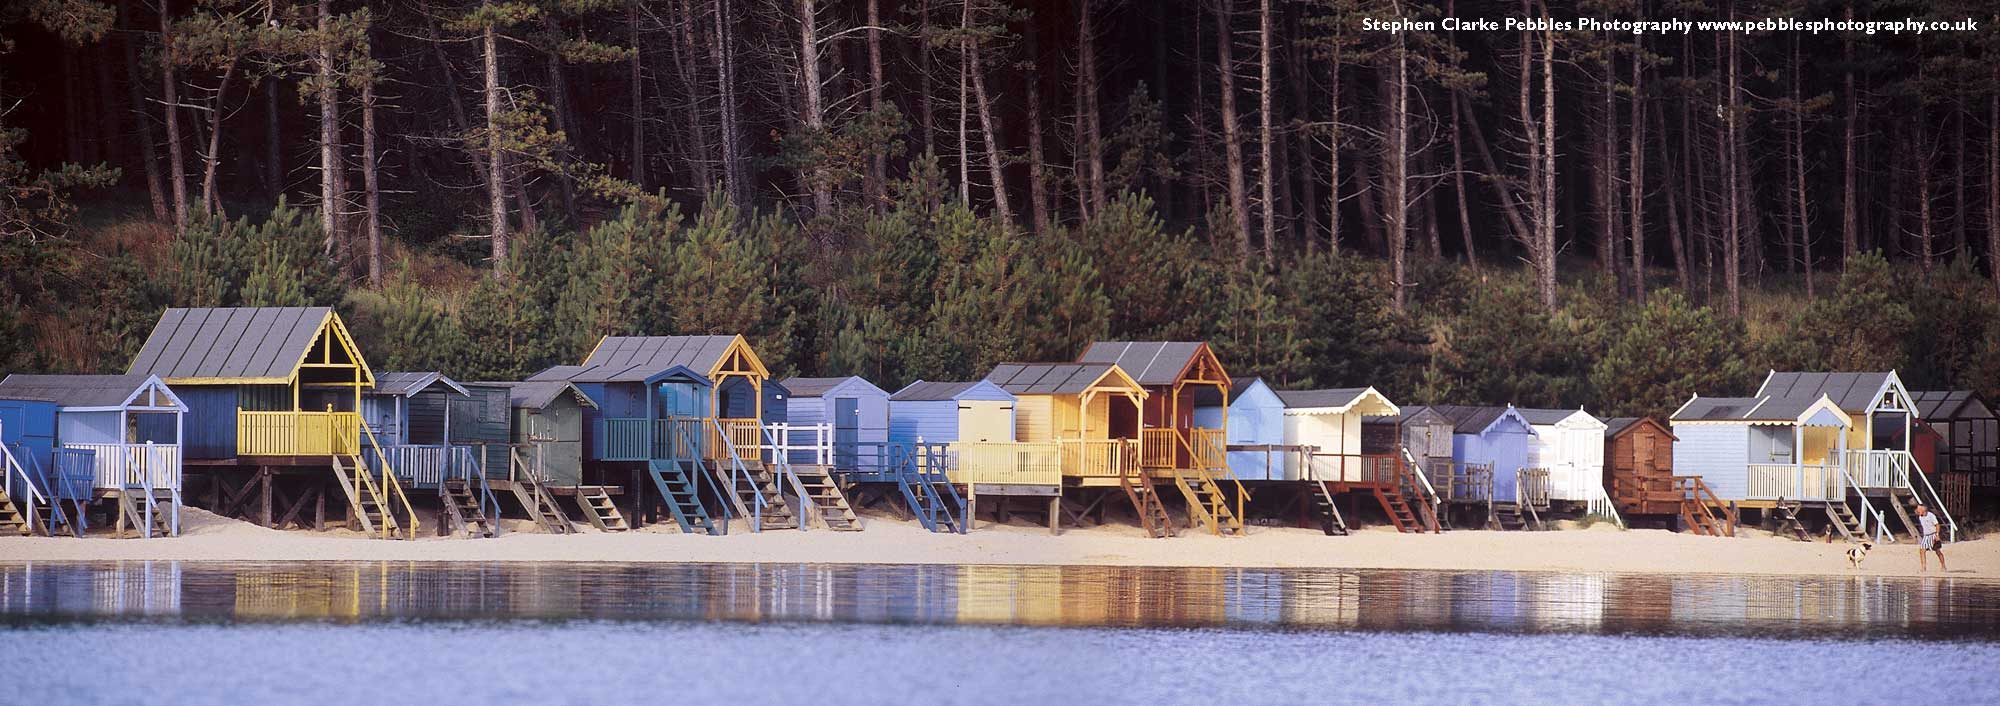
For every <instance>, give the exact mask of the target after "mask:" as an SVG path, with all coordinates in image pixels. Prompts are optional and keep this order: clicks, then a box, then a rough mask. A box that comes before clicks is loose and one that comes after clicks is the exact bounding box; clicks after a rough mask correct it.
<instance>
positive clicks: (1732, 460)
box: [1674, 424, 1750, 500]
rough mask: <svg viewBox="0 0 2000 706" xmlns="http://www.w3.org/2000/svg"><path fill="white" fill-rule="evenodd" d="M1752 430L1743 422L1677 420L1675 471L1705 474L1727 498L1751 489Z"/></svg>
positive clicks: (1740, 496) (1719, 494) (1738, 497)
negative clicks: (1697, 422) (1678, 421)
mask: <svg viewBox="0 0 2000 706" xmlns="http://www.w3.org/2000/svg"><path fill="white" fill-rule="evenodd" d="M1749 458H1750V431H1749V426H1748V425H1743V424H1675V425H1674V475H1677V476H1701V479H1702V482H1703V483H1706V484H1707V485H1708V488H1709V490H1713V491H1715V496H1716V497H1717V498H1721V499H1723V500H1742V499H1743V496H1744V494H1745V493H1746V492H1748V491H1749V487H1748V484H1749V473H1750V466H1749Z"/></svg>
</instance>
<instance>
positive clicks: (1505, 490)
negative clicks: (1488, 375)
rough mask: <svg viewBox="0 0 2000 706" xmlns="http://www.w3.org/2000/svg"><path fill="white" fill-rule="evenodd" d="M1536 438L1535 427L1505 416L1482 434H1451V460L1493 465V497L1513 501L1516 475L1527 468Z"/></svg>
mask: <svg viewBox="0 0 2000 706" xmlns="http://www.w3.org/2000/svg"><path fill="white" fill-rule="evenodd" d="M1460 431H1463V430H1460ZM1534 438H1535V432H1534V429H1533V428H1531V427H1529V426H1528V425H1525V424H1522V423H1520V422H1519V421H1518V420H1516V419H1514V418H1512V417H1503V418H1502V419H1501V420H1500V421H1499V422H1497V423H1495V424H1494V425H1493V426H1492V427H1490V428H1489V429H1487V430H1486V432H1485V433H1483V434H1454V435H1452V446H1451V448H1452V457H1453V458H1455V459H1457V460H1458V462H1459V463H1491V464H1493V497H1494V499H1496V500H1502V501H1505V500H1511V499H1513V497H1514V473H1515V472H1516V471H1519V470H1521V468H1523V467H1525V466H1527V465H1528V448H1529V447H1530V446H1531V445H1533V443H1534Z"/></svg>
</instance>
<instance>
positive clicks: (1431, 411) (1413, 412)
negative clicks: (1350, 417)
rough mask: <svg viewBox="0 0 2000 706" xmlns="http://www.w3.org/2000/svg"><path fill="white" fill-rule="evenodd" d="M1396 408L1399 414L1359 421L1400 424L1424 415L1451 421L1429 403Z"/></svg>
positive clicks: (1363, 422) (1364, 422)
mask: <svg viewBox="0 0 2000 706" xmlns="http://www.w3.org/2000/svg"><path fill="white" fill-rule="evenodd" d="M1397 409H1398V410H1399V411H1400V412H1401V414H1393V415H1389V416H1386V417H1369V418H1366V419H1362V420H1361V423H1362V424H1402V423H1404V422H1409V421H1415V420H1417V419H1422V418H1424V417H1436V418H1438V419H1439V420H1442V421H1445V422H1451V421H1452V419H1451V417H1449V416H1446V415H1445V414H1444V413H1443V412H1440V411H1438V408H1437V407H1435V406H1431V405H1421V404H1419V405H1410V406H1408V407H1399V408H1397Z"/></svg>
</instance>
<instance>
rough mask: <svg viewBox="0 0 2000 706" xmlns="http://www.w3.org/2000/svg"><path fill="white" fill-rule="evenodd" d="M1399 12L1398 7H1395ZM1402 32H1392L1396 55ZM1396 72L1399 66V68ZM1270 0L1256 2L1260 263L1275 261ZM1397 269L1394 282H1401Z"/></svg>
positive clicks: (1275, 229) (1275, 219)
mask: <svg viewBox="0 0 2000 706" xmlns="http://www.w3.org/2000/svg"><path fill="white" fill-rule="evenodd" d="M1399 12H1400V11H1399ZM1402 37H1403V34H1402V33H1400V32H1398V33H1396V38H1397V42H1398V44H1397V47H1398V52H1399V58H1398V62H1400V61H1402V60H1401V58H1400V51H1401V41H1402ZM1399 72H1400V69H1399ZM1271 135H1272V131H1271V0H1259V4H1258V6H1257V150H1258V154H1257V181H1258V183H1257V191H1258V194H1259V195H1260V197H1261V198H1262V200H1263V204H1262V206H1263V211H1264V213H1263V216H1264V218H1263V221H1264V223H1263V227H1264V230H1263V232H1262V233H1261V236H1262V239H1263V245H1264V264H1265V265H1266V266H1271V265H1275V264H1276V263H1277V257H1276V255H1275V254H1274V253H1273V249H1272V246H1271V241H1272V240H1275V239H1276V238H1277V232H1278V228H1277V225H1278V224H1277V220H1278V212H1277V206H1278V204H1277V198H1276V196H1277V195H1276V194H1274V193H1272V182H1271V176H1272V174H1271V168H1272V165H1271V161H1272V154H1271V146H1272V145H1271ZM1400 275H1401V273H1400V272H1399V273H1398V278H1397V282H1398V283H1399V284H1400V283H1401V282H1402V279H1401V276H1400ZM1401 294H1402V290H1400V289H1399V290H1397V295H1398V298H1397V303H1398V307H1399V308H1400V306H1401Z"/></svg>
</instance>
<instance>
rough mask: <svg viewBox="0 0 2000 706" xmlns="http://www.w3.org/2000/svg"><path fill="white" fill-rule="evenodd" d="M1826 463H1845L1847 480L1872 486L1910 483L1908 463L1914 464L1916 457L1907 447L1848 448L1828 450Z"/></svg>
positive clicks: (1862, 486)
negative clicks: (1829, 451)
mask: <svg viewBox="0 0 2000 706" xmlns="http://www.w3.org/2000/svg"><path fill="white" fill-rule="evenodd" d="M1827 463H1828V465H1833V464H1839V465H1841V466H1843V467H1845V468H1846V469H1847V477H1848V479H1849V481H1850V482H1852V483H1854V484H1855V485H1856V486H1858V487H1860V488H1863V489H1868V490H1873V489H1878V488H1908V487H1910V467H1911V466H1914V465H1916V458H1915V457H1913V456H1911V455H1910V453H1909V452H1907V451H1894V450H1881V451H1863V450H1856V449H1849V450H1845V451H1834V452H1831V453H1829V454H1828V456H1827Z"/></svg>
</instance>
